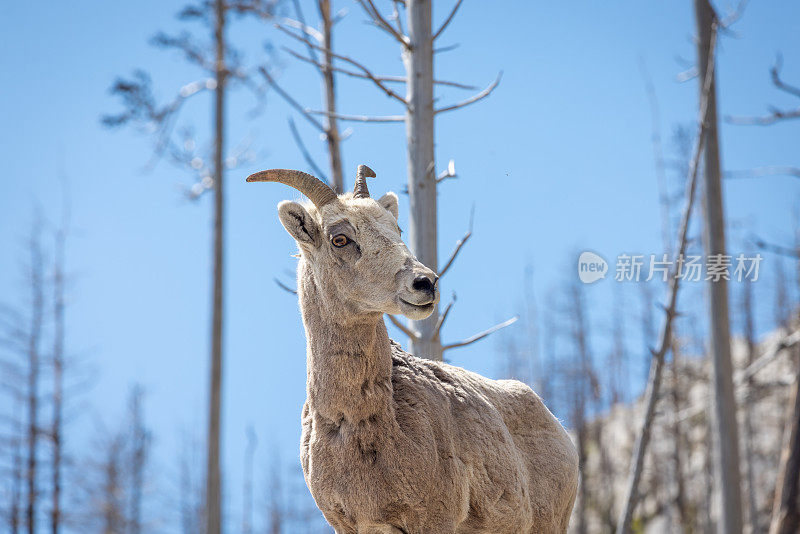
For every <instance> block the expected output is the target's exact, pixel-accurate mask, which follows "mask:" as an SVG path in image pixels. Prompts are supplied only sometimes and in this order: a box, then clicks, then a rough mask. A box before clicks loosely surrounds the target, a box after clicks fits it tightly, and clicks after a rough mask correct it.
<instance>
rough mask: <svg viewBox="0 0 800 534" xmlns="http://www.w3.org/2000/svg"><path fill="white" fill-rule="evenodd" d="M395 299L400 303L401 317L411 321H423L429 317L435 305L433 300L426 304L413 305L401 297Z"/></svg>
mask: <svg viewBox="0 0 800 534" xmlns="http://www.w3.org/2000/svg"><path fill="white" fill-rule="evenodd" d="M397 298H398V300H399V301H400V309H401V310H402V312H403V315H405V316H407V317H409V318H411V319H420V318H421V319H424V318H425V317H427V316H429V315H430V314H431V312H433V307H434V305H435V304H436V300H435V299H434V300H432V301H430V302H428V303H427V304H414V303H413V302H409V301H407V300H405V299H404V298H403V297H397Z"/></svg>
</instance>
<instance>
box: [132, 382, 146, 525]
mask: <svg viewBox="0 0 800 534" xmlns="http://www.w3.org/2000/svg"><path fill="white" fill-rule="evenodd" d="M143 404H144V392H143V390H142V387H141V386H139V385H135V386H133V388H132V389H131V392H130V395H129V400H128V417H129V423H130V427H129V431H128V432H129V436H128V437H127V440H126V441H127V442H128V447H129V448H130V461H129V463H128V465H129V466H130V503H129V507H130V512H129V513H128V521H127V522H128V529H127V530H128V532H129V533H130V534H140V533H141V532H142V525H143V522H142V500H143V497H144V491H145V481H146V475H147V461H148V457H149V455H150V442H151V439H152V437H151V433H150V430H148V428H147V426H146V425H145V419H144V406H143Z"/></svg>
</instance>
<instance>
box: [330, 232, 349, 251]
mask: <svg viewBox="0 0 800 534" xmlns="http://www.w3.org/2000/svg"><path fill="white" fill-rule="evenodd" d="M349 242H350V240H349V239H347V236H346V235H344V234H336V235H335V236H333V239H331V243H333V246H334V247H336V248H342V247H343V246H345V245H346V244H348V243H349Z"/></svg>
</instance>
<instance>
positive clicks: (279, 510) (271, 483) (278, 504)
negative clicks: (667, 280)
mask: <svg viewBox="0 0 800 534" xmlns="http://www.w3.org/2000/svg"><path fill="white" fill-rule="evenodd" d="M271 456H272V459H271V463H270V466H269V473H268V475H267V494H266V516H267V517H266V519H267V533H268V534H282V533H283V532H284V529H285V528H286V523H287V519H288V517H287V515H288V514H287V505H286V490H285V485H284V481H283V474H282V472H281V471H282V469H283V465H282V464H281V459H280V454H278V451H277V448H275V447H273V449H272V455H271Z"/></svg>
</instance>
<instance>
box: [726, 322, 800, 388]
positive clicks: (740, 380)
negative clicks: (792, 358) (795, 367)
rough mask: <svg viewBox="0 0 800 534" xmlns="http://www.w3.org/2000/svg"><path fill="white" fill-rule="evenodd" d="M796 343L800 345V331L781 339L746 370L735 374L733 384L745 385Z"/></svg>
mask: <svg viewBox="0 0 800 534" xmlns="http://www.w3.org/2000/svg"><path fill="white" fill-rule="evenodd" d="M798 343H800V330H796V331H795V332H793V333H792V334H789V335H788V336H785V337H784V338H782V339H781V340H780V341H778V342H777V343H776V344H775V346H774V347H772V350H770V351H769V352H767V353H765V354H764V355H763V356H761V357H760V358H759V359H757V360H756V361H754V362H753V363H751V364H750V365H748V366H747V368H745V369H743V370H742V371H741V372H739V373H737V374H736V376H735V377H734V382H735V383H736V384H737V385H738V384H744V383H746V382H747V381H748V380H750V379H751V378H753V377H754V376H755V375H756V373H758V372H759V371H760V370H761V369H763V368H764V367H766V366H767V364H768V363H769V362H771V361H772V360H774V359H775V358H777V357H778V355H779V354H780V353H781V352H782V351H784V350H786V349H789V348H792V347H794V346H795V345H797V344H798Z"/></svg>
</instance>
